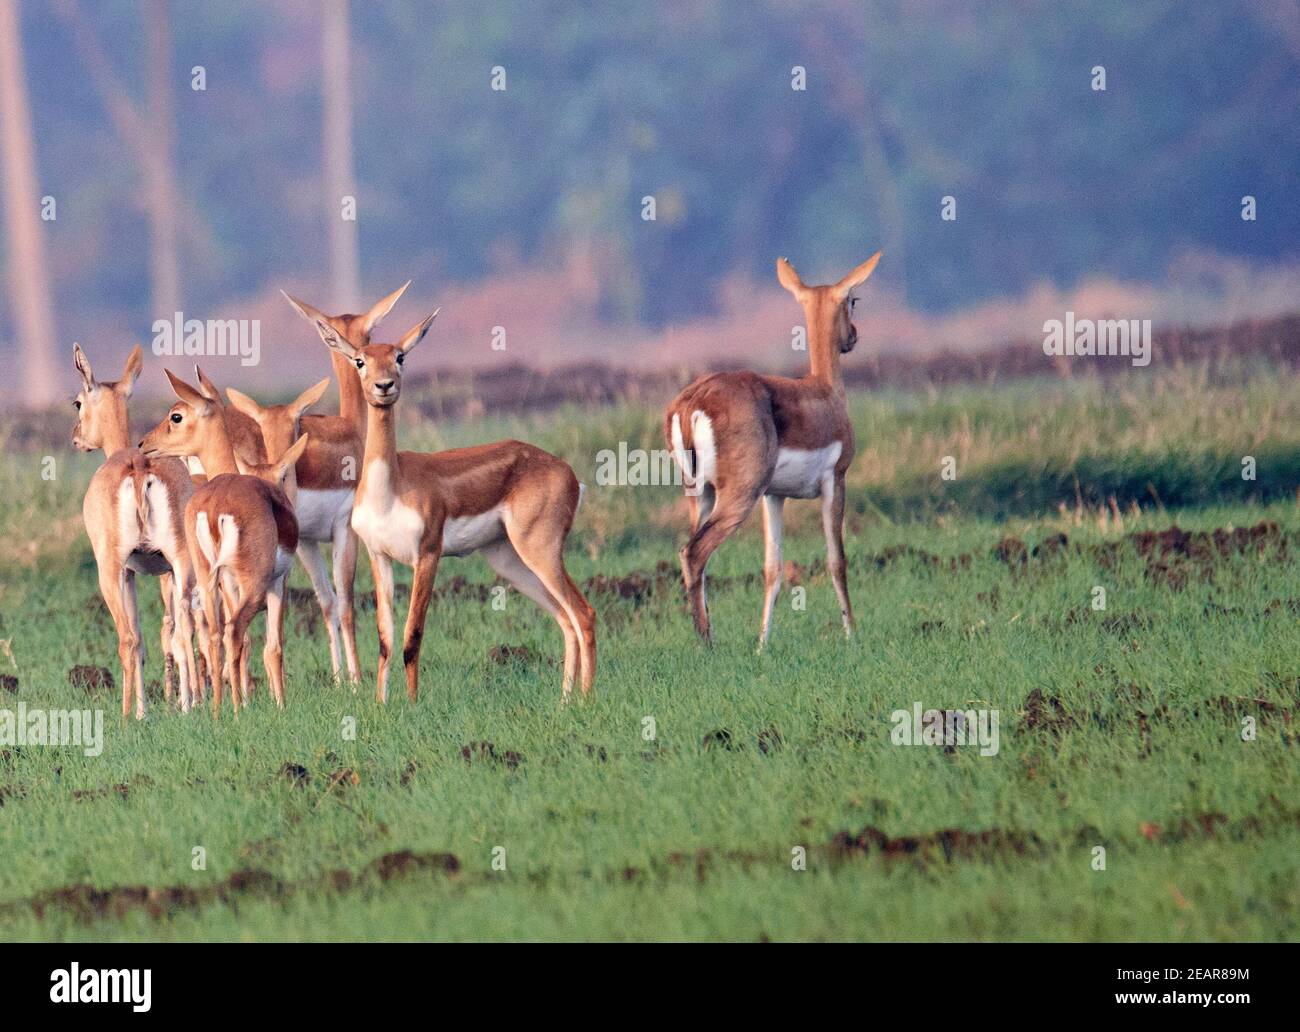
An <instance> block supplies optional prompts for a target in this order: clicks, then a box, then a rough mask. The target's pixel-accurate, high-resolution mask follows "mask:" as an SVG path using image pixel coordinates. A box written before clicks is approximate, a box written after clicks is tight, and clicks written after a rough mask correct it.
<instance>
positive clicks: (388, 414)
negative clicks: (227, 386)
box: [316, 312, 596, 702]
mask: <svg viewBox="0 0 1300 1032" xmlns="http://www.w3.org/2000/svg"><path fill="white" fill-rule="evenodd" d="M437 314H438V313H437V312H434V313H433V315H430V316H429V317H428V318H427V319H425V320H424V321H423V322H422V323H420V324H419V325H418V326H416V327H415V328H414V329H412V330H411V331H410V332H408V333H407V334H406V335H405V336H403V337H402V338H401V339H400V340H399V341H398V342H397V343H396V344H368V345H364V346H361V347H358V346H356V345H354V344H353V343H351V342H350V341H349V340H348V339H347V338H346V337H345V336H344V335H343V334H342V333H340V332H339V331H338V329H336V328H335V326H334V325H333V324H332V323H330V322H328V321H326V320H317V321H316V328H317V330H318V332H319V333H320V335H321V338H322V339H323V340H324V341H325V343H326V344H327V345H328V346H329V347H330V348H332V349H333V350H334V351H335V352H337V353H338V354H340V355H343V356H345V357H346V358H347V360H348V361H349V362H351V363H352V364H353V366H355V375H356V377H357V380H358V383H359V385H360V386H361V388H362V390H363V396H364V398H365V401H366V404H367V415H366V450H365V459H364V462H363V463H362V467H361V481H360V484H359V486H358V488H357V500H356V505H355V506H354V507H353V510H352V528H353V529H354V530H355V531H356V532H357V534H358V535H359V536H360V537H361V540H362V541H364V542H365V545H366V549H367V551H369V553H370V564H371V569H372V570H373V572H374V580H375V613H376V620H377V623H378V629H379V670H378V678H377V688H376V696H377V698H378V699H379V701H380V702H385V701H387V698H388V665H389V660H390V658H391V656H392V652H393V566H392V564H393V561H394V560H396V561H398V562H401V563H406V564H407V565H409V566H412V567H414V570H415V578H414V582H413V584H412V586H411V605H410V610H409V612H408V613H407V617H406V633H405V636H404V642H403V646H402V661H403V663H404V665H405V667H406V693H407V696H408V697H409V698H410V699H411V700H412V701H415V699H416V698H417V697H418V695H419V661H420V643H421V639H422V637H423V635H424V618H425V614H426V612H427V610H428V607H429V596H430V594H431V593H432V591H433V582H434V577H435V575H436V574H437V570H438V561H439V559H440V558H441V557H442V556H444V555H452V556H463V555H469V554H471V553H473V552H482V553H483V556H484V558H486V559H487V561H488V563H489V564H490V565H491V567H492V568H493V569H494V570H495V571H496V572H497V573H498V574H499V575H500V576H501V577H503V578H505V579H506V580H508V581H510V582H511V583H512V584H513V585H514V586H515V587H516V588H518V589H519V591H520V593H522V594H523V595H525V596H527V597H528V598H530V599H532V600H533V601H534V602H536V603H537V604H538V605H540V606H541V607H542V608H543V609H545V610H546V611H547V612H549V613H550V614H551V615H552V616H553V617H554V618H555V622H556V623H557V624H559V626H560V631H561V632H562V633H563V635H564V680H563V693H564V698H565V699H566V700H567V699H568V697H569V693H570V691H571V689H572V687H573V681H574V677H575V675H576V676H578V677H579V678H580V683H581V686H582V691H583V693H584V694H586V693H587V692H590V691H591V687H592V683H593V681H594V680H595V676H596V613H595V610H593V609H592V608H591V605H590V604H589V603H588V602H587V600H586V598H584V597H583V594H582V592H581V591H579V590H578V586H577V585H576V584H574V582H573V580H572V578H570V577H569V574H568V571H567V570H566V569H565V566H564V542H565V539H566V538H567V537H568V534H569V530H570V528H571V527H572V525H573V516H574V513H575V512H576V511H577V508H578V503H579V502H580V501H581V498H582V487H581V485H580V484H579V483H578V479H577V477H575V476H574V474H573V470H572V469H571V468H570V467H569V465H568V464H567V463H566V462H564V461H562V460H561V459H558V458H556V457H555V456H554V455H551V454H548V453H547V452H544V451H542V450H541V449H540V448H535V447H533V446H532V445H530V444H524V443H523V442H521V441H500V442H498V443H496V444H485V445H479V446H477V447H473V448H457V449H455V450H453V451H444V452H437V453H434V454H425V453H421V452H406V451H404V452H399V451H398V450H397V420H396V409H395V406H396V405H397V399H398V396H399V394H400V393H401V384H402V363H403V361H404V360H405V359H406V356H407V355H408V354H410V352H411V349H412V348H414V347H415V346H416V345H417V344H418V343H419V342H420V341H421V340H422V339H423V337H424V335H425V333H427V332H428V329H429V326H430V324H431V323H432V322H433V318H434V316H435V315H437Z"/></svg>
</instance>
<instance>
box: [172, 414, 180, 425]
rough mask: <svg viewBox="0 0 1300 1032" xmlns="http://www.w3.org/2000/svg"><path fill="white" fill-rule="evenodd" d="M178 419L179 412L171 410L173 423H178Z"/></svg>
mask: <svg viewBox="0 0 1300 1032" xmlns="http://www.w3.org/2000/svg"><path fill="white" fill-rule="evenodd" d="M180 421H181V414H180V413H179V412H173V413H172V422H173V423H179V422H180Z"/></svg>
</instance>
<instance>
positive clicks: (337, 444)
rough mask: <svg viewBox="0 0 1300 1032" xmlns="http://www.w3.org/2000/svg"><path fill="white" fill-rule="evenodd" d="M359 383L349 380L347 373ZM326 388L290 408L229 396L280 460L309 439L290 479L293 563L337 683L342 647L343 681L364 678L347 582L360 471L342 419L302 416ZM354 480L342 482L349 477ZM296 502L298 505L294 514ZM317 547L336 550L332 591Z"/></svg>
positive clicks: (356, 444) (352, 568) (357, 448)
mask: <svg viewBox="0 0 1300 1032" xmlns="http://www.w3.org/2000/svg"><path fill="white" fill-rule="evenodd" d="M347 375H348V376H349V377H351V378H352V379H354V380H355V379H356V376H355V374H354V373H351V372H349V373H348V374H347ZM328 386H329V380H322V381H320V383H318V384H316V385H315V386H314V387H311V388H309V389H308V390H306V391H304V392H303V393H302V394H301V395H299V396H298V397H297V398H296V399H295V400H294V401H292V402H291V403H289V404H287V405H267V406H263V405H259V404H258V403H257V402H255V401H254V400H253V399H252V398H250V397H248V396H247V395H246V394H243V393H242V392H240V391H237V390H235V389H234V388H233V387H231V388H228V389H227V391H226V394H227V395H228V396H229V398H230V404H231V406H232V407H233V408H235V409H238V410H239V411H240V412H242V413H243V414H245V415H247V416H249V417H250V418H251V419H253V421H254V422H255V423H256V424H257V426H258V427H259V429H260V431H261V434H262V439H263V441H264V442H265V443H266V448H267V451H268V452H270V453H271V454H273V455H279V454H282V453H283V452H284V451H286V450H287V449H288V448H289V446H290V445H291V444H292V443H293V441H294V440H295V439H296V438H297V437H298V434H299V431H300V430H301V432H302V433H304V434H306V435H307V436H308V438H309V440H310V443H309V444H308V446H307V450H306V451H305V452H304V453H303V455H302V457H301V458H300V459H299V460H298V463H297V466H296V467H295V468H294V470H293V471H291V472H290V474H289V478H288V480H287V481H286V484H288V483H289V482H292V483H293V484H294V485H295V486H296V489H297V491H298V493H299V494H298V498H299V500H301V501H302V502H303V505H304V510H303V512H302V513H300V515H303V518H302V519H300V520H299V528H298V529H299V537H298V558H299V559H300V560H301V562H302V565H303V568H304V569H305V570H306V571H307V575H308V577H310V578H311V583H312V588H313V589H314V591H315V592H316V600H317V602H318V603H319V605H320V609H321V615H322V616H323V617H324V620H325V628H326V631H327V632H328V635H329V649H330V663H331V666H332V668H333V671H334V676H335V677H338V676H339V665H340V664H339V659H340V645H341V646H342V649H341V651H342V655H343V658H344V660H345V661H346V664H347V671H348V679H349V680H350V681H352V682H353V684H354V685H355V683H356V682H358V681H359V680H360V679H361V668H360V666H359V664H358V661H357V642H356V619H355V615H354V610H353V604H352V583H353V578H354V576H355V573H356V554H357V553H356V548H357V544H356V542H357V539H356V535H355V533H354V532H353V530H352V527H351V522H350V520H351V515H352V501H353V497H354V495H355V493H356V486H357V478H358V475H359V474H360V472H361V460H362V446H361V439H360V437H359V436H358V435H357V434H356V432H355V430H354V429H353V427H352V425H351V424H350V423H348V422H347V421H346V420H344V419H343V418H342V417H341V416H309V415H305V414H304V412H305V410H306V409H307V408H308V407H309V406H311V405H313V404H315V403H316V402H317V401H319V400H320V398H321V396H322V395H323V394H324V393H325V389H326V388H327V387H328ZM348 472H350V473H351V479H347V477H346V476H345V474H346V473H348ZM297 506H298V503H297V501H295V511H297ZM320 542H329V543H331V544H333V546H334V583H333V585H331V584H330V579H329V575H328V573H327V571H326V568H325V560H324V559H323V558H322V557H321V554H320V550H319V543H320Z"/></svg>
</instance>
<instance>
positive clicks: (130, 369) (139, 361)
mask: <svg viewBox="0 0 1300 1032" xmlns="http://www.w3.org/2000/svg"><path fill="white" fill-rule="evenodd" d="M143 369H144V349H143V348H141V347H140V345H139V344H137V345H136V346H135V347H133V348H132V349H131V354H130V357H128V358H127V360H126V366H125V367H124V368H123V369H122V379H120V380H118V381H117V389H118V391H120V392H121V393H122V395H123V396H124V397H127V398H129V397H131V392H132V391H133V390H135V381H136V380H138V379H140V372H141V370H143Z"/></svg>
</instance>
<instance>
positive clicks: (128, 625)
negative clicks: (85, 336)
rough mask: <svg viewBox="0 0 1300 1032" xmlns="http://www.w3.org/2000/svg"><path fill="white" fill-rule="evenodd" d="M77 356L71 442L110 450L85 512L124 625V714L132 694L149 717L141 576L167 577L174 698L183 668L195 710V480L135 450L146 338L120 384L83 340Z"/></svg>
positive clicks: (184, 698)
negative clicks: (96, 363) (133, 416)
mask: <svg viewBox="0 0 1300 1032" xmlns="http://www.w3.org/2000/svg"><path fill="white" fill-rule="evenodd" d="M72 353H73V361H74V362H75V364H76V367H77V372H79V373H80V374H81V390H80V392H78V394H77V398H76V401H74V402H73V405H74V406H75V407H76V410H77V425H76V427H75V428H74V429H73V431H72V443H73V445H74V446H75V447H76V448H78V449H79V450H81V451H95V450H96V449H102V450H103V452H104V456H105V460H106V461H105V462H104V464H103V465H102V466H100V467H99V469H98V470H97V471H96V472H95V475H94V476H93V477H91V480H90V486H89V487H88V488H87V489H86V497H85V501H84V502H83V503H82V509H81V513H82V518H83V520H84V522H85V525H86V534H87V535H88V536H89V537H90V544H91V547H92V548H93V550H94V552H95V563H96V565H97V566H98V567H99V590H100V593H101V594H102V595H103V596H104V603H105V604H106V605H107V606H108V611H109V613H110V614H112V617H113V625H114V627H115V628H116V629H117V641H118V646H117V653H118V659H119V660H120V662H121V664H122V716H123V717H126V716H128V715H129V714H130V712H131V700H132V698H133V697H134V699H135V715H136V718H137V719H140V720H143V719H144V716H145V709H146V707H145V699H144V648H143V643H142V641H141V638H140V612H139V607H138V605H137V603H136V593H135V575H136V574H137V573H149V574H156V575H157V576H158V578H159V586H160V588H161V591H162V603H163V621H162V636H161V637H162V640H161V645H162V655H163V657H164V663H165V667H166V674H165V682H166V697H167V698H168V699H170V697H171V689H172V676H171V675H172V671H173V669H174V670H175V673H176V679H177V681H178V682H179V686H178V690H179V696H180V705H181V709H183V710H189V708H190V706H191V705H192V704H193V703H194V701H196V700H195V693H197V692H200V691H201V689H200V687H199V683H198V678H197V676H196V668H195V662H194V651H193V649H194V645H193V641H194V627H193V618H192V613H191V609H190V591H191V590H192V588H193V587H194V571H193V568H192V566H191V563H190V555H189V550H188V548H187V546H186V538H185V525H184V521H183V514H184V509H185V504H186V502H188V501H189V499H190V495H191V494H192V493H193V486H192V485H191V483H190V479H189V477H188V476H187V475H186V472H185V467H184V466H183V465H182V464H181V463H180V462H178V461H177V460H175V459H167V458H158V459H147V458H145V456H144V455H143V454H142V453H141V452H140V451H139V450H138V449H136V448H133V447H131V443H130V441H131V437H130V426H129V418H128V415H127V401H128V399H129V398H130V397H131V391H132V389H133V388H134V387H135V381H136V379H137V378H138V377H139V375H140V370H141V369H142V368H143V366H144V359H143V353H142V351H141V349H140V345H138V344H137V345H136V346H135V348H134V349H133V350H132V352H131V356H130V357H129V358H128V359H127V362H126V368H125V370H124V371H123V373H122V379H120V380H118V381H117V382H116V383H111V382H105V383H101V382H99V381H97V380H96V379H95V375H94V373H93V372H92V370H91V367H90V360H89V359H87V358H86V355H85V353H84V352H83V351H82V350H81V347H80V345H76V344H74V345H73V349H72Z"/></svg>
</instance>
